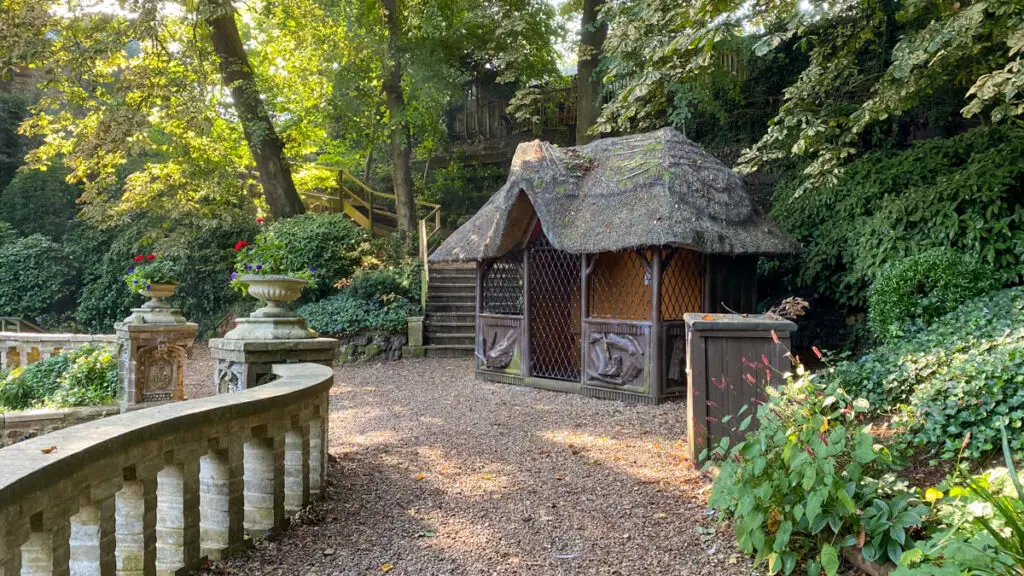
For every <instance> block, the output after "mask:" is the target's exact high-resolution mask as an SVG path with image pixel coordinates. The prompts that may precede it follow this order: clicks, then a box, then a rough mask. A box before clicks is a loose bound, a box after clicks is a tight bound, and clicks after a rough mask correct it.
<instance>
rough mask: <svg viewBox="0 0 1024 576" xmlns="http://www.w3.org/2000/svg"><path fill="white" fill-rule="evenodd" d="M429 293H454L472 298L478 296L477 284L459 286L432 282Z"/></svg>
mask: <svg viewBox="0 0 1024 576" xmlns="http://www.w3.org/2000/svg"><path fill="white" fill-rule="evenodd" d="M427 293H428V294H438V295H446V294H454V295H458V296H469V297H470V298H476V286H468V287H462V285H458V286H447V285H444V284H431V285H430V289H429V290H428V291H427Z"/></svg>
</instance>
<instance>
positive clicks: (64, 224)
mask: <svg viewBox="0 0 1024 576" xmlns="http://www.w3.org/2000/svg"><path fill="white" fill-rule="evenodd" d="M67 174H68V171H67V170H66V169H65V168H63V167H61V166H59V165H58V166H51V167H50V168H49V169H47V170H26V171H24V172H21V173H19V174H18V175H17V176H15V177H14V180H11V183H10V184H8V185H7V187H6V188H4V189H3V190H2V191H0V220H5V221H7V222H8V223H10V224H11V226H13V227H14V229H15V230H17V231H18V233H19V234H20V235H21V236H29V235H32V234H42V235H44V236H46V237H48V238H50V239H51V240H53V241H56V242H59V241H60V239H61V238H62V237H63V236H64V233H65V232H66V231H67V230H68V228H69V226H70V223H71V222H72V221H73V220H74V219H75V215H76V214H77V213H78V205H77V204H76V200H77V199H78V196H79V195H80V194H81V188H80V187H79V186H76V185H74V184H68V182H67V180H65V177H66V176H67Z"/></svg>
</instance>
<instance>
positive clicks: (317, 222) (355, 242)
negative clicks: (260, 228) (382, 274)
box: [239, 214, 369, 300]
mask: <svg viewBox="0 0 1024 576" xmlns="http://www.w3.org/2000/svg"><path fill="white" fill-rule="evenodd" d="M261 237H262V238H261ZM239 239H240V240H241V239H242V238H239ZM264 241H274V242H280V243H282V244H283V245H284V253H283V257H282V262H281V265H282V267H283V268H284V269H285V270H295V271H302V270H316V272H313V283H314V286H313V288H311V289H310V290H307V291H306V292H307V296H308V297H309V298H310V299H313V300H315V299H319V298H323V297H324V296H326V295H328V294H329V293H330V292H331V291H332V289H333V286H334V284H335V283H337V282H338V281H339V280H342V279H344V278H348V277H349V276H351V275H352V272H354V271H355V269H356V267H357V266H359V263H360V258H361V254H362V250H365V247H364V245H365V244H366V243H367V242H368V241H369V236H368V235H367V233H366V231H365V230H363V229H362V228H361V227H360V226H359V225H358V224H356V223H355V222H353V221H352V220H351V219H350V218H349V217H348V216H345V215H343V214H303V215H301V216H296V217H294V218H288V219H286V220H277V221H275V222H273V223H272V224H270V225H269V226H268V227H267V230H266V232H264V233H263V234H261V235H260V237H257V239H256V243H260V242H264Z"/></svg>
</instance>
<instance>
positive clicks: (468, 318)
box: [424, 309, 476, 326]
mask: <svg viewBox="0 0 1024 576" xmlns="http://www.w3.org/2000/svg"><path fill="white" fill-rule="evenodd" d="M424 321H425V322H426V323H427V324H430V323H432V322H452V323H456V324H469V325H471V326H475V325H476V310H475V309H474V310H473V311H472V312H429V313H427V315H426V318H424Z"/></svg>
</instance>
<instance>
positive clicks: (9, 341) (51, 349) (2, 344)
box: [0, 332, 117, 370]
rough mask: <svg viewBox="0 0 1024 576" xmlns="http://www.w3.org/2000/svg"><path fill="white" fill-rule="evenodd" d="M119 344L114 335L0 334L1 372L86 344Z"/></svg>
mask: <svg viewBox="0 0 1024 576" xmlns="http://www.w3.org/2000/svg"><path fill="white" fill-rule="evenodd" d="M116 342H117V337H116V336H114V335H113V334H36V333H31V332H0V370H6V369H9V368H15V367H17V366H28V365H29V364H32V363H35V362H38V361H40V360H45V359H47V358H49V357H51V356H53V355H55V354H60V353H61V352H62V351H63V350H71V349H74V348H78V347H80V346H84V345H86V344H94V343H95V344H100V343H102V344H110V345H113V344H115V343H116Z"/></svg>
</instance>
